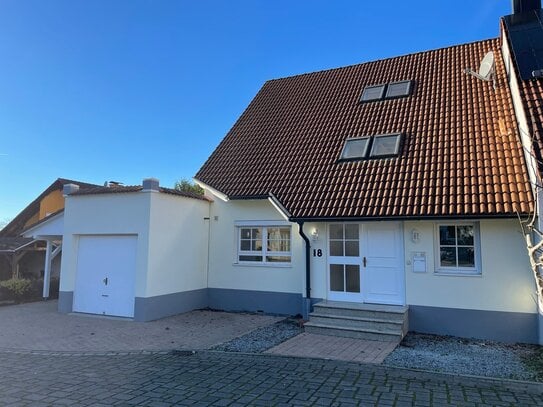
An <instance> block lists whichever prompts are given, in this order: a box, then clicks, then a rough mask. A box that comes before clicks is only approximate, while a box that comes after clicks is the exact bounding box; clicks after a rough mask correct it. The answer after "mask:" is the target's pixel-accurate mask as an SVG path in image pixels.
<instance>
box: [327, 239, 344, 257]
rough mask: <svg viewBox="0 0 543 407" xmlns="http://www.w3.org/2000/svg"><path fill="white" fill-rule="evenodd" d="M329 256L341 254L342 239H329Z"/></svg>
mask: <svg viewBox="0 0 543 407" xmlns="http://www.w3.org/2000/svg"><path fill="white" fill-rule="evenodd" d="M330 256H343V241H342V240H331V241H330Z"/></svg>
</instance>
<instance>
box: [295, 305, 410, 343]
mask: <svg viewBox="0 0 543 407" xmlns="http://www.w3.org/2000/svg"><path fill="white" fill-rule="evenodd" d="M407 313H408V307H406V306H396V305H381V304H360V303H351V302H339V301H322V302H320V303H317V304H315V305H314V306H313V312H312V313H311V314H310V315H309V322H307V323H306V324H305V325H304V326H305V328H306V332H308V333H314V334H319V335H330V336H341V337H346V338H357V339H367V340H382V341H394V342H400V341H401V340H402V338H403V337H404V335H405V334H406V333H407V330H408V321H407V315H408V314H407Z"/></svg>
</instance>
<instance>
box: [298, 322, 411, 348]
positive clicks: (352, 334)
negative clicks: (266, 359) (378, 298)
mask: <svg viewBox="0 0 543 407" xmlns="http://www.w3.org/2000/svg"><path fill="white" fill-rule="evenodd" d="M304 328H305V332H307V333H310V334H316V335H328V336H340V337H343V338H353V339H365V340H370V341H386V342H397V343H400V341H401V340H402V338H403V336H402V334H401V331H400V332H397V331H380V330H375V329H369V328H364V329H360V328H349V327H345V326H340V325H329V324H326V325H325V324H318V323H315V322H311V321H309V322H306V323H305V324H304Z"/></svg>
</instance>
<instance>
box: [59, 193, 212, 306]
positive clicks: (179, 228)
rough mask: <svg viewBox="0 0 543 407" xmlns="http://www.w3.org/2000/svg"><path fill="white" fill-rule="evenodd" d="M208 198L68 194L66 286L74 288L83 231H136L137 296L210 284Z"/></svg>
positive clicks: (156, 194)
mask: <svg viewBox="0 0 543 407" xmlns="http://www.w3.org/2000/svg"><path fill="white" fill-rule="evenodd" d="M208 216H209V203H208V202H206V201H201V200H195V199H190V198H185V197H180V196H175V195H169V194H163V193H157V192H136V193H115V194H99V195H81V196H77V195H76V196H70V197H68V198H67V199H66V209H65V221H64V228H65V229H64V238H63V258H62V281H61V287H60V290H61V291H73V290H74V287H75V273H76V269H77V244H78V238H79V236H80V235H136V236H137V252H136V276H135V296H136V297H152V296H158V295H164V294H171V293H177V292H183V291H190V290H195V289H201V288H206V286H207V281H206V280H207V278H206V275H207V270H206V267H207V234H208V225H207V223H208V222H209V221H208V220H205V219H204V218H207V217H208Z"/></svg>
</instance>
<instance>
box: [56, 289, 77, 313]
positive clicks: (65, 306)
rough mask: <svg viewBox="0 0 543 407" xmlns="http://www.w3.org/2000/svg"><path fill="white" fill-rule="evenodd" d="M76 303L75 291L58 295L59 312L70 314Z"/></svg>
mask: <svg viewBox="0 0 543 407" xmlns="http://www.w3.org/2000/svg"><path fill="white" fill-rule="evenodd" d="M73 303H74V292H73V291H59V293H58V312H60V313H62V314H68V313H69V312H72V309H73V308H72V307H73Z"/></svg>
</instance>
